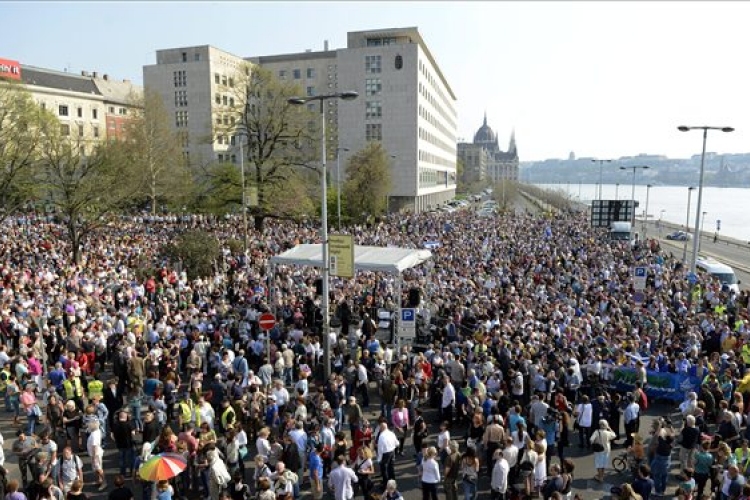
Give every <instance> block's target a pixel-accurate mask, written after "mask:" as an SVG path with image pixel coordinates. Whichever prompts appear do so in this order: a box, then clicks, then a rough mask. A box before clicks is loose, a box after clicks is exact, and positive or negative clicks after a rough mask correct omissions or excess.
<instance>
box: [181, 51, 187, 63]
mask: <svg viewBox="0 0 750 500" xmlns="http://www.w3.org/2000/svg"><path fill="white" fill-rule="evenodd" d="M182 62H187V52H183V53H182Z"/></svg>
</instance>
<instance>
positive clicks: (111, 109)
mask: <svg viewBox="0 0 750 500" xmlns="http://www.w3.org/2000/svg"><path fill="white" fill-rule="evenodd" d="M109 114H111V115H114V114H115V107H114V106H110V107H109Z"/></svg>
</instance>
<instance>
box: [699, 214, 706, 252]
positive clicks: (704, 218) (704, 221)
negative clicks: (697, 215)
mask: <svg viewBox="0 0 750 500" xmlns="http://www.w3.org/2000/svg"><path fill="white" fill-rule="evenodd" d="M706 214H708V212H703V218H702V219H701V235H702V234H703V224H705V223H706ZM701 243H702V242H701V241H698V251H699V252H700V251H701Z"/></svg>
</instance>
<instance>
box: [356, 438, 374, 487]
mask: <svg viewBox="0 0 750 500" xmlns="http://www.w3.org/2000/svg"><path fill="white" fill-rule="evenodd" d="M353 469H354V473H355V474H356V475H357V482H358V483H359V487H360V489H361V490H362V496H363V497H364V498H365V500H369V498H370V494H371V493H372V488H373V486H374V484H373V481H372V475H373V474H375V466H374V465H373V463H372V449H370V448H368V447H367V446H363V447H361V448H360V449H359V450H358V451H357V460H355V461H354V467H353Z"/></svg>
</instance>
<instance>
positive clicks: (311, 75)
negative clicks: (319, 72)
mask: <svg viewBox="0 0 750 500" xmlns="http://www.w3.org/2000/svg"><path fill="white" fill-rule="evenodd" d="M307 77H308V78H315V68H307Z"/></svg>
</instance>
